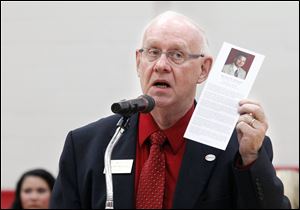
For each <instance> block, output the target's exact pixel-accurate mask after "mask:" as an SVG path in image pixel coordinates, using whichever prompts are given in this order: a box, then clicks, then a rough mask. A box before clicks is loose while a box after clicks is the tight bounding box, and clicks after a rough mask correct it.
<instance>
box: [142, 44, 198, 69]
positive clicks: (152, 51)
mask: <svg viewBox="0 0 300 210" xmlns="http://www.w3.org/2000/svg"><path fill="white" fill-rule="evenodd" d="M139 52H140V53H143V52H144V55H145V56H146V58H147V60H148V61H149V62H153V61H155V60H157V59H159V58H160V57H161V55H162V54H166V56H167V58H168V60H169V61H170V62H172V63H175V64H178V65H180V64H183V63H184V62H185V61H187V60H189V59H197V58H199V57H204V54H188V53H186V52H184V51H181V50H169V51H167V52H163V51H162V50H160V49H157V48H142V49H139Z"/></svg>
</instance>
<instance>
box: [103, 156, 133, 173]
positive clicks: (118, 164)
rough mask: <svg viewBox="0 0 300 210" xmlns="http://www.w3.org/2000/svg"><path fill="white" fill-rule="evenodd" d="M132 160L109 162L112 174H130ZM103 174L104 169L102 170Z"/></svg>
mask: <svg viewBox="0 0 300 210" xmlns="http://www.w3.org/2000/svg"><path fill="white" fill-rule="evenodd" d="M132 164H133V159H127V160H111V173H112V174H130V173H131V169H132ZM103 173H104V174H105V169H104V170H103Z"/></svg>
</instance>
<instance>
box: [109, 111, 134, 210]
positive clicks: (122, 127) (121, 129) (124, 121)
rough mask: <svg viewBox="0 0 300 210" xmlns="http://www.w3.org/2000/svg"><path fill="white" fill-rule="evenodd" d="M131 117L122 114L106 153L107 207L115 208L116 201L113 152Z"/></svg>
mask: <svg viewBox="0 0 300 210" xmlns="http://www.w3.org/2000/svg"><path fill="white" fill-rule="evenodd" d="M129 119H130V118H129V117H127V116H122V118H121V119H120V120H119V121H118V123H117V125H116V126H117V129H116V131H115V134H114V135H113V137H112V138H111V140H110V142H109V144H108V146H107V148H106V150H105V155H104V167H105V181H106V202H105V209H113V208H114V201H113V180H112V172H111V154H112V151H113V149H114V147H115V145H116V144H117V143H118V141H119V139H120V137H121V136H122V134H123V133H124V132H125V131H126V129H127V128H128V125H129Z"/></svg>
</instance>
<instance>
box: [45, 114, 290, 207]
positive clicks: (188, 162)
mask: <svg viewBox="0 0 300 210" xmlns="http://www.w3.org/2000/svg"><path fill="white" fill-rule="evenodd" d="M119 119H120V116H118V115H113V116H110V117H108V118H105V119H101V120H99V121H97V122H94V123H92V124H89V125H87V126H85V127H82V128H79V129H76V130H74V131H71V132H70V133H69V134H68V136H67V139H66V142H65V146H64V149H63V152H62V155H61V158H60V163H59V174H58V177H57V180H56V183H55V186H54V189H53V193H52V198H51V204H50V207H51V208H69V209H78V208H83V209H90V208H104V207H105V201H106V185H105V176H104V174H103V168H104V152H105V149H106V146H107V145H108V143H109V141H110V139H111V137H112V136H113V134H114V132H115V129H116V126H115V125H116V123H117V122H118V120H119ZM137 128H138V115H137V114H136V115H134V116H132V117H131V121H130V125H129V129H128V130H127V131H126V132H125V133H124V135H123V136H122V137H121V139H120V140H119V142H118V144H117V145H116V147H115V149H114V151H113V154H112V159H135V151H136V141H137ZM207 154H214V155H215V156H216V159H215V160H214V161H211V162H209V161H206V160H205V156H206V155H207ZM237 155H238V141H237V137H236V133H235V132H234V133H233V135H232V137H231V140H230V142H229V144H228V146H227V148H226V150H225V151H222V150H219V149H215V148H213V147H210V146H206V145H203V144H200V143H197V142H195V141H192V140H187V143H186V151H185V154H184V157H183V160H182V165H181V169H180V173H179V177H178V182H177V186H176V190H175V195H174V201H173V208H182V209H190V208H204V209H205V208H227V209H229V208H230V209H232V208H275V209H276V208H288V207H289V205H290V204H289V201H288V199H287V198H286V197H284V195H283V185H282V183H281V181H280V180H279V179H278V178H277V177H276V175H275V171H274V168H273V166H272V163H271V161H272V156H273V152H272V145H271V142H270V139H269V138H268V137H266V138H265V140H264V144H263V146H262V148H261V150H260V153H259V157H258V159H257V160H256V161H255V163H254V164H253V165H252V166H251V168H250V169H247V170H238V169H236V168H235V167H234V162H235V159H236V156H237ZM133 166H134V165H133ZM134 171H135V170H134V167H133V169H132V173H131V174H113V189H114V208H116V209H119V208H127V209H131V208H134Z"/></svg>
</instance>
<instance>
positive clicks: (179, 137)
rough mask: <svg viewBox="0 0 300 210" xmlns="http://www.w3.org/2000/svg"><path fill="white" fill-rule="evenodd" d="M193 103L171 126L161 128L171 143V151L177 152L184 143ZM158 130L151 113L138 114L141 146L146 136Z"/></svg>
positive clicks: (193, 107)
mask: <svg viewBox="0 0 300 210" xmlns="http://www.w3.org/2000/svg"><path fill="white" fill-rule="evenodd" d="M194 109H195V105H194V104H193V106H192V107H191V108H190V109H189V111H188V112H187V113H186V114H185V115H184V116H183V117H182V118H181V119H180V120H178V121H177V122H176V123H175V124H174V125H173V126H172V127H170V128H168V129H166V130H163V132H164V134H165V135H166V136H167V138H168V142H169V143H170V145H171V148H172V151H173V153H175V154H176V153H177V152H178V150H179V149H180V147H181V146H182V144H183V143H184V139H183V135H184V132H185V130H186V128H187V126H188V123H189V121H190V119H191V117H192V114H193V112H194ZM158 130H160V129H159V127H158V125H157V124H156V122H155V121H154V119H153V117H152V115H151V114H149V113H147V114H144V113H141V114H140V115H139V138H138V141H139V145H140V146H142V145H143V144H144V143H145V141H146V140H147V139H148V137H149V136H150V135H151V134H152V133H154V132H155V131H158Z"/></svg>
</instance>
